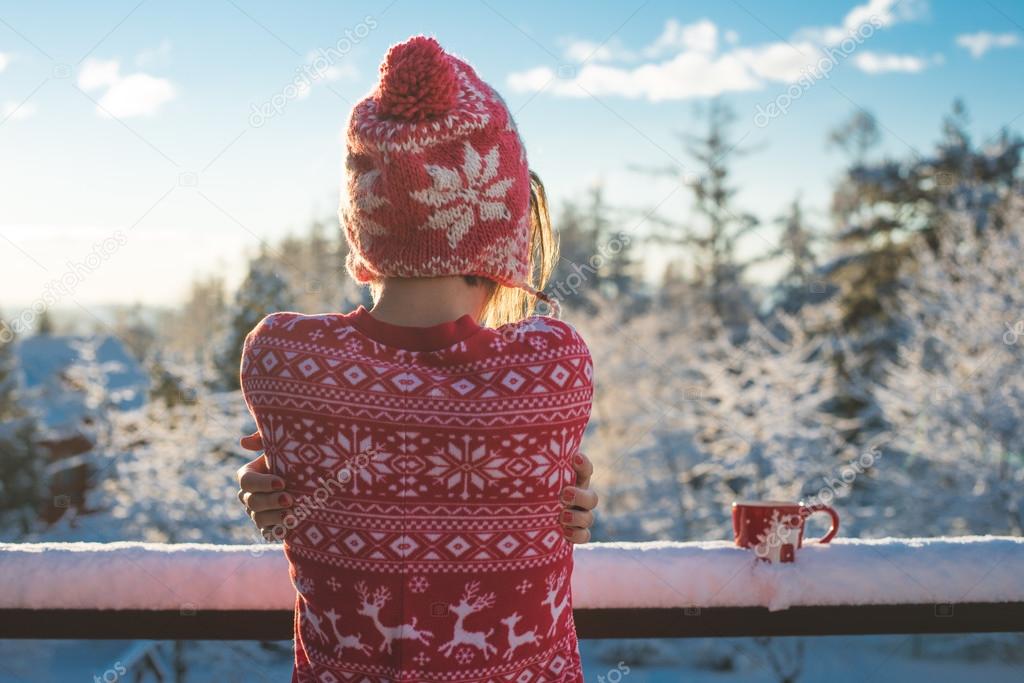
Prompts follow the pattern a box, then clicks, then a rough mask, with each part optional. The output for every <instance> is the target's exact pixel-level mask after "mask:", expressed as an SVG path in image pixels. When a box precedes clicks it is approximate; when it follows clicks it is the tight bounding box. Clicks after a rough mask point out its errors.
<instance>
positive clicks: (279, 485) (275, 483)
mask: <svg viewBox="0 0 1024 683" xmlns="http://www.w3.org/2000/svg"><path fill="white" fill-rule="evenodd" d="M271 486H273V487H274V489H275V490H277V491H280V490H281V489H283V488H284V482H283V481H281V480H280V479H275V480H274V481H273V483H272V484H271Z"/></svg>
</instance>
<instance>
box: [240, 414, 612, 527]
mask: <svg viewBox="0 0 1024 683" xmlns="http://www.w3.org/2000/svg"><path fill="white" fill-rule="evenodd" d="M241 444H242V448H244V449H246V450H249V451H261V450H263V439H262V437H260V435H259V433H258V432H257V433H255V434H250V435H249V436H243V437H242V440H241ZM572 466H573V469H574V470H576V485H575V486H568V487H566V488H565V489H563V491H562V497H561V500H562V505H563V506H565V509H564V510H563V511H562V516H561V518H560V520H559V521H560V522H561V523H562V529H563V533H564V535H565V537H566V538H567V539H568V540H569V541H570V542H572V543H586V542H587V541H589V540H590V527H592V526H593V525H594V513H593V510H594V508H596V507H597V494H596V493H594V492H593V491H591V490H590V476H591V475H592V474H593V473H594V464H593V463H592V462H590V458H588V457H587V456H585V455H584V454H583V453H577V454H576V455H575V456H574V457H573V462H572ZM237 476H238V487H239V491H238V500H240V501H241V502H242V504H243V505H245V510H246V512H248V513H249V517H250V518H252V521H253V523H254V524H255V525H256V526H257V527H259V530H260V533H262V534H263V536H264V538H267V539H268V540H271V539H274V538H276V539H277V540H280V538H279V536H280V534H279V533H277V534H275V533H274V532H275V529H279V528H280V527H281V525H282V524H283V523H284V517H285V515H286V514H287V513H288V510H289V508H291V506H292V505H293V504H294V502H295V501H294V500H293V499H292V497H291V495H290V494H289V493H288V492H287V491H285V490H284V486H285V484H284V480H283V479H281V477H278V476H277V475H274V474H270V468H269V467H268V466H267V460H266V458H264V457H263V455H260V456H259V457H258V458H256V459H255V460H252V461H250V462H247V463H246V464H244V465H242V466H241V467H240V468H238V473H237Z"/></svg>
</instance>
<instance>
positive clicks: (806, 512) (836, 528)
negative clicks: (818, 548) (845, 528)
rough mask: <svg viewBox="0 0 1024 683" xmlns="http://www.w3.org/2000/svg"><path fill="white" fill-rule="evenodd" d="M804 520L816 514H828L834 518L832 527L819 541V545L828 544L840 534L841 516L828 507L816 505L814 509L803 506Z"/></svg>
mask: <svg viewBox="0 0 1024 683" xmlns="http://www.w3.org/2000/svg"><path fill="white" fill-rule="evenodd" d="M802 510H803V511H804V518H805V519H806V518H807V517H810V516H811V515H813V514H814V513H816V512H825V513H828V516H829V517H831V518H832V526H831V527H829V530H828V531H826V532H825V535H824V536H822V537H821V538H820V539H818V541H817V543H828V542H829V541H831V540H832V539H833V538H835V537H836V534H837V533H839V514H838V513H837V512H836V511H835V510H833V509H832V508H831V507H829V506H828V505H815V506H814V507H808V506H806V505H805V506H803V509H802Z"/></svg>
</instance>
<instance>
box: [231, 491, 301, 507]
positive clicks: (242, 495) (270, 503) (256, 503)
mask: <svg viewBox="0 0 1024 683" xmlns="http://www.w3.org/2000/svg"><path fill="white" fill-rule="evenodd" d="M238 499H239V500H240V501H242V505H244V506H245V509H246V510H248V511H249V512H267V511H270V510H281V511H287V510H288V508H290V507H291V506H292V502H293V501H292V497H291V496H290V495H289V494H287V493H248V492H246V491H239V492H238Z"/></svg>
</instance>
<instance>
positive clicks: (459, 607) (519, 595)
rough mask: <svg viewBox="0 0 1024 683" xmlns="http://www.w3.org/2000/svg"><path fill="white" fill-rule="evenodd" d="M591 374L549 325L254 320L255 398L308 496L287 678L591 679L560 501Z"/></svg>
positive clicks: (270, 453) (303, 505)
mask: <svg viewBox="0 0 1024 683" xmlns="http://www.w3.org/2000/svg"><path fill="white" fill-rule="evenodd" d="M592 372H593V366H592V363H591V359H590V353H589V351H588V350H587V347H586V344H585V343H584V342H583V340H582V339H581V338H580V336H579V335H578V334H577V333H576V332H575V330H574V329H573V328H572V327H571V326H569V325H568V324H566V323H564V322H561V321H559V320H555V319H551V318H544V317H533V318H529V319H527V320H524V321H522V322H520V323H516V324H514V325H506V326H503V327H501V328H498V329H490V328H484V327H481V326H479V325H478V324H477V323H476V322H474V321H473V319H472V318H471V317H470V316H464V317H462V318H460V319H459V320H456V321H454V322H449V323H445V324H442V325H437V326H434V327H428V328H414V327H399V326H395V325H390V324H387V323H383V322H381V321H378V320H376V319H374V318H373V317H372V316H371V315H370V314H369V313H368V312H367V311H366V310H365V309H363V308H360V309H359V310H358V311H356V312H355V313H351V314H348V315H341V314H326V315H315V316H305V315H300V314H297V313H277V314H273V315H270V316H268V317H267V318H266V319H264V320H263V321H262V322H261V323H260V324H259V325H257V327H256V328H255V329H254V330H253V331H252V332H251V333H250V334H249V336H248V337H247V339H246V342H245V349H244V353H243V358H242V371H241V380H242V390H243V392H244V395H245V400H246V403H247V404H248V406H249V409H250V411H251V412H252V414H253V416H254V417H255V419H256V423H257V425H258V427H259V431H260V434H261V435H262V437H263V443H264V447H265V449H266V454H267V458H268V459H269V461H270V464H271V467H272V468H273V471H274V472H275V473H277V474H279V475H280V476H282V477H283V478H284V479H285V480H286V482H287V486H288V489H289V490H290V491H291V492H292V493H293V494H294V496H295V499H296V504H295V508H294V510H295V516H294V517H295V518H294V520H289V523H288V526H290V527H292V528H291V529H290V530H289V531H288V532H287V534H286V536H285V539H284V549H285V554H286V555H287V557H288V561H289V564H290V566H291V575H292V580H293V583H294V584H295V588H296V591H297V592H298V595H297V599H296V607H295V674H294V677H293V681H302V682H306V681H317V682H318V683H319V682H331V681H339V682H340V681H366V682H370V681H373V682H381V681H423V682H427V681H444V682H446V683H460V682H467V683H468V682H470V681H473V682H479V683H484V682H487V681H494V682H495V683H497V682H498V681H517V682H526V681H530V682H531V683H577V682H579V681H582V680H583V674H582V670H581V668H580V660H579V654H578V650H577V644H576V633H575V629H574V625H573V620H572V597H571V590H570V576H571V573H572V546H571V545H570V544H569V542H568V541H566V540H565V538H564V537H563V536H562V533H561V528H560V525H559V520H558V517H559V513H560V510H561V505H560V503H559V499H558V497H559V493H560V491H561V490H562V489H563V488H564V487H565V486H566V485H569V484H571V483H573V481H574V472H573V470H572V457H573V456H574V455H575V454H576V453H577V451H578V449H579V444H580V438H581V437H582V435H583V430H584V428H585V427H586V424H587V420H588V419H589V416H590V403H591V398H592V395H593V384H592Z"/></svg>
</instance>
